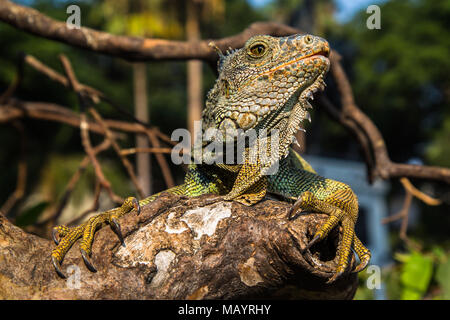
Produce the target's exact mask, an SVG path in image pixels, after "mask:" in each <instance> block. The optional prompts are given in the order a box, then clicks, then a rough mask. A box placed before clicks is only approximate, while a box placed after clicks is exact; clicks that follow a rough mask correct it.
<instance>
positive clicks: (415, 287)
mask: <svg viewBox="0 0 450 320" xmlns="http://www.w3.org/2000/svg"><path fill="white" fill-rule="evenodd" d="M432 273H433V260H432V259H431V258H430V257H427V256H425V255H422V254H420V253H419V252H412V253H411V254H410V255H409V257H407V258H406V259H405V262H404V264H403V269H402V274H401V276H400V280H401V284H402V287H403V290H402V294H401V298H402V299H403V300H417V299H420V298H422V296H423V295H424V294H425V292H426V290H427V289H428V285H429V284H430V280H431V275H432Z"/></svg>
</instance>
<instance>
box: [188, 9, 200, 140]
mask: <svg viewBox="0 0 450 320" xmlns="http://www.w3.org/2000/svg"><path fill="white" fill-rule="evenodd" d="M186 6H187V10H186V38H187V40H188V41H192V42H196V41H200V38H201V36H200V28H199V17H198V11H199V10H198V4H197V3H194V1H193V0H189V1H187V2H186ZM202 94H203V92H202V62H201V60H190V61H188V62H187V98H188V112H187V114H188V116H187V118H188V119H187V121H188V130H189V132H190V133H191V137H192V140H191V141H192V142H193V141H194V137H195V135H194V121H199V120H200V119H201V118H202V104H203V103H202V101H203V97H202Z"/></svg>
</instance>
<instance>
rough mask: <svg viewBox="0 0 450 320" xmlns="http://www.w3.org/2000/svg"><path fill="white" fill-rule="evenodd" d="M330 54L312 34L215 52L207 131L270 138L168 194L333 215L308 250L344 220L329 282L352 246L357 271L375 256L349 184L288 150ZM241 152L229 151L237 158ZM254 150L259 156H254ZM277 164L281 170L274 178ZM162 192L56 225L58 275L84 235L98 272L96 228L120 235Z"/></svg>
mask: <svg viewBox="0 0 450 320" xmlns="http://www.w3.org/2000/svg"><path fill="white" fill-rule="evenodd" d="M216 49H217V48H216ZM217 50H218V49H217ZM329 52H330V49H329V45H328V42H327V41H325V40H324V39H322V38H320V37H316V36H312V35H292V36H289V37H271V36H266V35H263V36H255V37H252V38H251V39H249V40H248V41H247V42H246V44H245V46H244V47H243V48H241V49H238V50H231V51H228V52H227V54H226V55H223V54H222V52H220V50H218V53H219V56H220V59H219V62H218V71H219V76H218V78H217V80H216V82H215V85H214V87H213V88H212V89H211V90H210V92H209V93H208V96H207V101H206V108H205V110H204V111H203V117H202V122H203V124H202V125H203V130H206V129H207V128H215V129H217V130H218V131H219V132H222V133H223V134H224V136H227V135H228V133H229V132H230V131H233V130H238V129H240V130H243V131H244V132H248V131H249V130H252V129H255V130H256V132H259V131H258V130H261V129H265V130H266V131H267V132H269V131H270V132H271V133H270V134H266V135H260V134H259V133H258V135H257V136H256V140H255V141H256V142H257V143H244V144H243V146H244V148H243V149H242V150H243V156H244V157H243V161H241V162H237V161H235V162H233V163H231V164H227V163H223V162H216V163H212V164H208V163H210V162H208V163H207V162H201V163H191V164H189V169H188V172H187V174H186V176H185V182H184V184H182V185H179V186H176V187H173V188H170V189H168V190H166V192H169V193H173V194H179V195H186V196H190V197H195V196H199V195H202V194H206V193H211V194H216V195H219V196H223V199H224V200H228V201H238V202H240V203H243V204H245V205H253V204H255V203H257V202H259V201H261V200H262V199H263V198H264V197H265V195H266V193H272V194H277V195H279V196H282V197H283V198H284V199H286V200H287V201H295V204H294V205H293V207H292V210H291V212H290V214H293V213H295V212H296V211H297V210H299V208H301V209H303V210H308V211H314V212H322V213H325V214H328V215H329V216H330V217H329V218H328V220H327V221H326V222H325V223H324V224H323V225H322V226H321V227H320V228H319V229H318V230H317V231H316V233H315V235H314V237H313V239H312V240H311V242H310V243H309V244H308V246H307V247H308V248H309V247H310V246H311V245H312V244H314V243H316V242H317V241H320V240H322V239H324V238H325V237H326V236H327V235H328V233H329V232H330V230H331V229H333V228H334V227H335V226H337V225H338V223H341V225H342V228H343V234H342V241H341V243H340V245H339V248H338V266H337V269H336V273H335V274H334V275H333V276H332V277H331V278H330V280H329V282H331V281H334V280H335V279H336V278H337V277H339V276H340V275H341V274H343V273H344V271H346V269H347V267H348V261H349V259H348V258H349V255H350V252H351V249H352V248H353V249H354V251H355V252H356V254H357V255H358V257H359V259H360V264H359V265H358V266H356V267H355V269H354V270H353V271H354V272H359V271H361V270H363V269H364V268H365V267H366V266H367V264H368V262H369V260H370V251H369V250H368V249H367V248H366V247H364V245H363V244H362V243H361V241H360V240H359V239H358V237H357V236H356V234H355V232H354V227H355V223H356V220H357V217H358V200H357V197H356V196H355V194H354V193H353V191H352V190H351V188H350V187H349V186H348V185H346V184H344V183H342V182H338V181H334V180H331V179H327V178H323V177H321V176H319V175H317V174H316V172H315V171H314V170H313V169H312V168H311V166H310V165H309V164H308V163H307V162H306V161H305V160H304V159H303V158H302V157H301V156H300V155H299V154H297V153H296V152H295V151H294V150H293V149H292V148H290V145H291V144H292V143H293V142H295V141H296V140H295V137H294V135H295V133H296V132H297V131H298V130H299V129H302V128H301V123H302V121H304V120H306V119H307V120H310V116H309V113H308V109H310V108H312V107H311V105H310V103H309V102H308V99H313V93H314V92H316V91H317V90H323V89H324V86H325V84H324V76H325V74H326V73H327V72H328V70H329V66H330V61H329V59H328V56H329ZM275 133H276V135H275ZM274 137H276V138H277V139H274ZM260 142H265V144H263V148H262V149H261V148H260V149H258V148H256V147H255V146H258V145H261V144H260ZM273 142H276V144H275V146H274V143H273ZM238 144H239V143H236V145H238ZM203 147H204V146H203ZM236 150H237V148H234V149H233V151H228V152H234V153H238V152H237V151H236ZM262 151H264V152H265V153H266V154H268V157H266V159H265V160H264V161H263V160H262V159H261V158H260V157H258V156H259V155H261V153H262ZM252 152H253V153H252ZM255 152H256V157H252V156H250V155H251V154H253V155H255ZM241 156H242V154H241ZM233 157H234V155H233ZM274 165H275V166H276V170H275V171H274V172H272V173H271V172H270V170H271V168H273V167H274ZM158 195H159V194H155V195H152V196H150V197H148V198H146V199H143V200H140V201H138V200H136V199H135V198H133V197H129V198H127V199H126V200H125V202H124V203H123V205H122V206H121V207H120V208H115V209H112V210H109V211H106V212H103V213H100V214H98V215H96V216H93V217H92V218H90V219H89V220H87V221H86V222H84V223H83V224H81V225H79V226H76V227H73V228H68V227H66V226H58V227H55V228H54V231H53V239H54V241H55V242H56V244H57V247H56V248H55V249H54V250H53V252H52V262H53V264H54V266H55V269H56V271H57V273H58V274H59V275H60V276H61V277H64V274H63V273H62V272H61V269H60V265H61V262H62V260H63V258H64V256H65V254H66V253H67V251H68V250H69V249H70V248H71V246H72V245H73V244H74V242H75V241H77V240H78V239H79V238H82V240H81V244H80V251H81V255H82V257H83V259H84V262H85V263H86V266H87V267H88V268H89V269H90V270H91V271H94V272H95V271H96V270H95V268H94V266H93V265H92V263H91V262H90V260H89V256H90V254H91V246H92V242H93V239H94V234H95V231H96V230H97V229H98V228H100V227H101V226H102V225H103V224H105V223H107V224H110V225H111V227H112V228H113V229H114V230H115V231H116V233H118V235H119V236H120V237H121V233H120V226H119V223H118V219H119V218H120V217H121V216H123V215H124V214H126V213H128V212H130V211H132V210H136V211H137V213H139V211H140V207H141V206H144V205H146V204H148V203H150V202H151V201H153V200H154V199H156V197H157V196H158ZM57 235H59V240H60V241H59V240H58V237H57ZM121 238H122V237H121ZM122 241H123V240H122Z"/></svg>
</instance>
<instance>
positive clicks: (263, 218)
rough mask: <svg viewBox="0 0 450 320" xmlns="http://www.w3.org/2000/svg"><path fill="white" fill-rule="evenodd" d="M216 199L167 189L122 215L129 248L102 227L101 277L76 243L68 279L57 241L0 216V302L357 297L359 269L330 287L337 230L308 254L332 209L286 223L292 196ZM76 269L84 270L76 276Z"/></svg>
mask: <svg viewBox="0 0 450 320" xmlns="http://www.w3.org/2000/svg"><path fill="white" fill-rule="evenodd" d="M212 198H215V196H208V195H207V196H202V197H199V198H191V199H187V198H183V197H179V196H174V195H169V194H167V193H165V194H163V195H161V196H160V197H159V198H158V199H157V200H155V201H154V202H153V203H151V204H149V205H147V206H144V207H143V210H142V212H141V214H140V215H139V216H136V214H135V213H130V214H129V215H126V216H124V217H123V218H121V219H120V222H121V225H122V233H123V235H124V236H125V245H126V246H125V247H122V246H121V245H120V242H119V240H118V238H117V236H116V235H115V233H114V232H113V231H112V230H111V229H110V228H103V229H101V230H100V231H98V233H97V235H96V239H95V241H94V246H93V254H92V259H93V262H94V263H95V265H96V268H97V269H98V272H97V273H91V272H89V271H88V270H87V268H86V267H85V266H84V265H83V262H82V259H81V257H80V254H79V250H77V246H78V244H75V245H74V247H73V248H72V250H70V251H69V253H68V255H67V256H66V258H65V259H64V262H63V268H70V269H69V272H67V273H68V275H69V278H68V279H67V280H63V279H61V278H59V277H58V276H57V274H56V273H55V270H54V269H53V266H52V264H51V261H50V252H51V249H52V248H53V246H54V244H52V243H51V242H50V241H49V240H45V239H42V238H39V237H36V236H34V235H31V234H27V233H25V232H23V231H22V230H21V229H20V228H17V227H15V226H13V225H12V224H11V223H9V222H8V221H7V219H6V218H4V216H1V215H0V239H2V241H0V259H2V263H1V264H0V298H2V299H30V298H33V299H155V298H156V299H235V298H261V297H265V298H267V297H268V296H271V297H273V298H281V297H290V298H304V299H351V298H352V297H353V295H354V293H355V290H356V288H357V276H356V274H353V273H349V274H346V275H344V276H343V277H342V278H341V279H339V280H338V281H337V282H335V283H333V284H326V281H327V280H328V278H329V277H330V276H331V273H330V272H332V271H333V270H334V268H335V267H336V263H337V257H336V246H337V243H338V241H339V238H340V236H339V232H332V233H331V234H330V236H329V237H328V240H326V241H324V242H322V243H319V244H317V245H315V246H313V247H312V248H311V249H310V251H309V250H308V251H306V252H305V253H303V248H305V246H306V243H308V241H309V240H310V239H311V238H312V237H313V235H314V231H315V230H316V227H317V226H318V224H320V223H323V222H324V221H325V220H326V217H327V216H326V215H323V214H308V215H302V216H299V217H298V218H297V219H294V220H288V219H287V218H286V214H287V212H288V209H289V208H290V205H289V204H287V203H284V202H277V201H272V200H266V201H263V203H260V204H257V205H255V206H253V207H247V206H243V205H241V204H239V203H235V202H221V201H219V202H214V201H211V200H212ZM43 257H47V258H46V259H43ZM314 261H315V262H314ZM353 262H354V261H353ZM316 263H318V264H317V265H316ZM70 270H72V272H73V270H78V271H77V273H75V274H72V275H70ZM77 277H78V278H77ZM77 281H78V282H77ZM78 285H79V287H78V288H76V286H78ZM74 286H75V287H74Z"/></svg>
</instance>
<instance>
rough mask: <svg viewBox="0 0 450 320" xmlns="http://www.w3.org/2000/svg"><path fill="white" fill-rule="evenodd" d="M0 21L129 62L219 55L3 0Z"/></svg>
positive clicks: (235, 42) (268, 26)
mask: <svg viewBox="0 0 450 320" xmlns="http://www.w3.org/2000/svg"><path fill="white" fill-rule="evenodd" d="M0 20H2V21H4V22H6V23H9V24H10V25H12V26H14V27H16V28H18V29H20V30H24V31H27V32H30V33H32V34H35V35H37V36H40V37H44V38H48V39H52V40H56V41H59V42H63V43H66V44H69V45H72V46H75V47H79V48H83V49H88V50H90V51H94V52H98V53H103V54H107V55H112V56H115V57H121V58H124V59H127V60H130V61H148V60H185V59H201V60H209V61H215V60H216V56H217V54H216V52H215V51H214V50H212V49H211V48H210V47H209V46H208V43H209V42H210V41H212V40H204V41H200V42H198V43H195V42H185V41H172V40H164V39H150V38H138V37H127V36H117V35H112V34H109V33H107V32H101V31H96V30H93V29H90V28H85V27H82V28H80V29H69V28H68V27H67V25H66V23H65V22H61V21H57V20H54V19H52V18H50V17H47V16H45V15H43V14H41V13H40V12H39V11H37V10H34V9H32V8H29V7H24V6H21V5H18V4H15V3H13V2H11V1H8V0H4V1H1V2H0ZM295 32H296V30H295V29H293V28H290V27H287V26H284V25H280V24H276V23H255V24H253V25H252V26H251V27H250V28H248V29H246V30H245V31H244V32H242V33H240V34H238V35H235V36H232V37H227V38H224V39H220V40H213V41H214V42H215V43H216V45H217V46H218V47H219V48H221V49H222V50H226V49H228V47H229V46H231V47H242V45H243V44H244V43H245V41H246V40H247V39H248V38H250V37H251V36H253V35H256V34H272V35H276V36H282V35H287V34H292V33H295Z"/></svg>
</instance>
